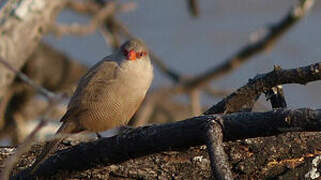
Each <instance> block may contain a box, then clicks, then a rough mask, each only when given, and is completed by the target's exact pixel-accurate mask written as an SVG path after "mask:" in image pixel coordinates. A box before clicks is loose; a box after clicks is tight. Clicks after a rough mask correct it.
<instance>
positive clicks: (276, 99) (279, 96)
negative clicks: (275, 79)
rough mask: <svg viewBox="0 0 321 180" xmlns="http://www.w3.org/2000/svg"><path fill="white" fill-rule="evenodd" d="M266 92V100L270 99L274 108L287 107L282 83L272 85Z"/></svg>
mask: <svg viewBox="0 0 321 180" xmlns="http://www.w3.org/2000/svg"><path fill="white" fill-rule="evenodd" d="M264 93H265V97H266V100H270V102H271V105H272V108H273V109H275V108H286V107H287V104H286V100H285V97H284V92H283V88H282V85H278V86H275V87H272V88H271V89H269V90H268V91H267V92H264Z"/></svg>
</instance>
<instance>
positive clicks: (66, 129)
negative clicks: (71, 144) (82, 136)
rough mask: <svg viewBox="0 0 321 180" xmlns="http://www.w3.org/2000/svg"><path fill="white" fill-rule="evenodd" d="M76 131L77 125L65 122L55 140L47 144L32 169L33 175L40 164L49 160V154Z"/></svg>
mask: <svg viewBox="0 0 321 180" xmlns="http://www.w3.org/2000/svg"><path fill="white" fill-rule="evenodd" d="M75 130H76V125H75V124H74V123H73V122H64V123H63V124H62V125H61V127H60V128H59V129H58V131H57V132H56V135H55V137H54V139H53V140H51V141H49V142H47V143H46V145H45V147H44V148H43V150H42V152H41V154H40V155H39V156H38V157H37V160H36V161H35V163H34V164H33V165H32V167H31V174H34V173H35V172H36V170H37V169H38V168H39V166H40V164H41V163H43V161H44V160H45V159H46V158H47V156H48V155H49V153H51V152H52V151H53V150H55V149H56V148H57V146H58V145H59V143H60V142H61V141H62V140H63V139H64V138H65V137H66V135H67V134H70V133H73V132H74V131H75Z"/></svg>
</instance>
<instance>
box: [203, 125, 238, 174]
mask: <svg viewBox="0 0 321 180" xmlns="http://www.w3.org/2000/svg"><path fill="white" fill-rule="evenodd" d="M208 125H209V126H208V129H207V131H206V135H205V138H206V141H207V143H206V146H207V151H208V154H209V157H210V160H211V169H212V175H214V177H215V179H233V175H232V172H231V167H230V165H229V163H228V160H227V155H226V153H225V151H224V148H223V131H222V127H221V125H220V124H219V123H218V122H217V121H214V120H213V121H212V123H208Z"/></svg>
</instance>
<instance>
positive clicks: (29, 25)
mask: <svg viewBox="0 0 321 180" xmlns="http://www.w3.org/2000/svg"><path fill="white" fill-rule="evenodd" d="M64 3H65V1H63V0H62V1H52V0H35V1H22V0H19V1H9V2H8V3H7V4H6V5H5V7H3V9H2V10H1V11H0V35H1V38H0V57H1V58H2V59H4V60H6V61H7V62H9V63H10V64H11V65H12V66H13V67H14V68H16V69H20V68H21V67H22V66H23V65H24V63H25V62H26V60H27V58H28V57H29V56H30V55H31V53H32V52H33V51H34V50H35V48H36V47H37V45H38V43H39V40H40V39H41V37H42V36H43V34H44V33H46V32H47V31H48V29H49V27H50V24H51V23H52V22H54V19H55V17H56V15H57V13H58V12H59V10H60V9H61V8H62V7H63V5H64ZM13 79H14V74H13V73H12V72H11V71H10V70H8V69H7V68H6V67H4V66H2V65H0V89H2V90H1V91H0V101H1V100H2V99H3V97H4V96H5V93H6V92H7V91H6V89H7V88H8V86H9V85H10V84H11V82H12V81H13Z"/></svg>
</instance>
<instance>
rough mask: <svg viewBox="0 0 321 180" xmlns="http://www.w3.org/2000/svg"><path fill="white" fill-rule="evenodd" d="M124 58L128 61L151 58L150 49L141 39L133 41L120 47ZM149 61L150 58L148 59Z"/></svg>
mask: <svg viewBox="0 0 321 180" xmlns="http://www.w3.org/2000/svg"><path fill="white" fill-rule="evenodd" d="M119 53H121V54H122V56H123V57H124V58H125V59H126V60H128V61H139V60H143V59H146V57H149V54H148V49H147V47H146V46H145V44H144V43H143V42H142V41H141V40H139V39H132V40H129V41H127V42H125V43H124V44H123V45H122V46H121V47H120V52H119ZM147 59H148V58H147Z"/></svg>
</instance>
